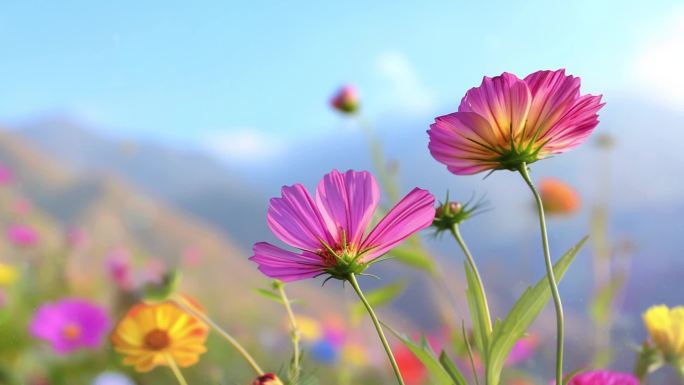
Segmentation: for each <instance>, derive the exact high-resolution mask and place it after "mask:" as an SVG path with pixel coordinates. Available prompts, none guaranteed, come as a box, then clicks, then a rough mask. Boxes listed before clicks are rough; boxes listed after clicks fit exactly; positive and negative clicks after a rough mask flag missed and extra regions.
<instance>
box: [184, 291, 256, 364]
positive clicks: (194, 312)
mask: <svg viewBox="0 0 684 385" xmlns="http://www.w3.org/2000/svg"><path fill="white" fill-rule="evenodd" d="M173 301H174V302H175V303H176V304H177V305H178V306H180V307H181V309H183V310H185V311H186V312H188V313H190V314H191V315H192V316H194V317H196V318H198V319H200V320H202V321H203V322H204V323H206V324H207V325H209V326H211V328H212V329H214V331H216V332H217V333H218V334H219V335H220V336H221V337H223V338H224V339H225V340H226V341H228V343H229V344H230V345H232V346H233V348H235V350H237V352H238V353H239V354H240V355H241V356H242V358H244V359H245V361H247V363H248V364H249V366H251V367H252V369H254V371H255V372H256V374H257V375H259V376H263V375H264V371H263V370H261V367H259V364H257V363H256V361H255V360H254V358H252V356H251V355H250V354H249V352H247V349H245V348H244V347H243V346H242V345H240V343H239V342H238V341H237V340H236V339H235V338H233V336H231V335H230V334H228V332H227V331H225V330H223V329H222V328H221V327H220V326H218V325H217V324H216V322H214V321H213V320H212V319H211V318H209V317H207V316H206V315H205V314H204V313H202V312H201V311H198V310H197V309H195V307H194V306H193V305H192V304H191V303H189V302H188V301H187V300H186V299H185V298H183V297H182V296H179V295H176V296H174V297H173Z"/></svg>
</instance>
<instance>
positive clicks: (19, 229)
mask: <svg viewBox="0 0 684 385" xmlns="http://www.w3.org/2000/svg"><path fill="white" fill-rule="evenodd" d="M7 238H9V240H10V242H12V243H13V244H14V245H16V246H34V245H36V244H37V243H38V242H39V241H40V236H39V235H38V232H37V231H36V230H35V229H34V228H33V227H30V226H28V225H21V224H17V225H12V226H10V227H9V228H8V229H7Z"/></svg>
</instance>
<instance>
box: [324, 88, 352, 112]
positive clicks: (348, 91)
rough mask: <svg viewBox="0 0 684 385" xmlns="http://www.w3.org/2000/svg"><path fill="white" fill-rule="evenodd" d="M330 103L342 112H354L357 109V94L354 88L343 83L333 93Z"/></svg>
mask: <svg viewBox="0 0 684 385" xmlns="http://www.w3.org/2000/svg"><path fill="white" fill-rule="evenodd" d="M330 104H331V105H332V107H333V108H334V109H336V110H337V111H339V112H341V113H343V114H350V115H351V114H354V113H356V112H357V111H358V110H359V94H358V92H357V91H356V88H354V86H351V85H345V86H342V88H340V89H339V90H338V91H337V92H336V93H335V95H333V98H332V100H331V101H330Z"/></svg>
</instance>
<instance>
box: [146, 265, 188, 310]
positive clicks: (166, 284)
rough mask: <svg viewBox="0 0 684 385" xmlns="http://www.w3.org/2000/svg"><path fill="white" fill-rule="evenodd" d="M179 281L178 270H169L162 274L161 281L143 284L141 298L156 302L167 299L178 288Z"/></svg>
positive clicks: (179, 274)
mask: <svg viewBox="0 0 684 385" xmlns="http://www.w3.org/2000/svg"><path fill="white" fill-rule="evenodd" d="M180 281H181V272H180V270H175V269H174V270H170V271H169V272H168V273H166V274H164V276H163V277H162V280H161V282H159V283H150V284H147V285H145V288H144V289H143V291H144V293H143V298H144V299H145V301H150V302H158V301H164V300H166V299H168V298H169V297H170V296H171V295H172V294H173V293H175V292H176V290H177V289H178V285H180Z"/></svg>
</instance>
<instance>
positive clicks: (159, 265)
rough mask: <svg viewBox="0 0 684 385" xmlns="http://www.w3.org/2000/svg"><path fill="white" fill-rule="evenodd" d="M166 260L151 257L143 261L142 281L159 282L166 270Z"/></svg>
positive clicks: (145, 282) (144, 282)
mask: <svg viewBox="0 0 684 385" xmlns="http://www.w3.org/2000/svg"><path fill="white" fill-rule="evenodd" d="M168 270H169V269H168V266H167V265H166V262H164V261H163V260H161V259H159V258H151V259H148V260H146V261H145V263H144V264H143V267H142V281H143V284H147V283H155V284H158V283H161V281H162V279H163V278H164V275H165V274H166V273H167V272H168Z"/></svg>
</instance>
